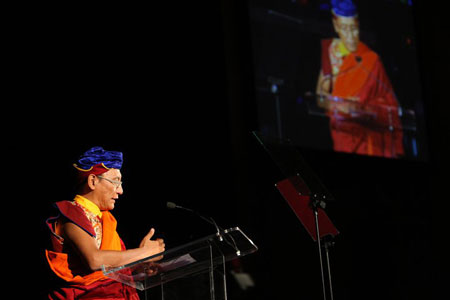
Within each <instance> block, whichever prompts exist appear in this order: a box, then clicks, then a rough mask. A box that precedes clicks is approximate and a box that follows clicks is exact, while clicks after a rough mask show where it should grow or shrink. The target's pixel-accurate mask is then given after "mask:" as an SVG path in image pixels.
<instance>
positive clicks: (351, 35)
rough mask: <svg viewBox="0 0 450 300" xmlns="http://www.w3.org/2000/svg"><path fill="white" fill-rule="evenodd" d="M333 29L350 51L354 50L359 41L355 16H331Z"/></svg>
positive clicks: (357, 22) (357, 23)
mask: <svg viewBox="0 0 450 300" xmlns="http://www.w3.org/2000/svg"><path fill="white" fill-rule="evenodd" d="M333 26H334V30H336V32H337V34H338V36H339V38H340V39H341V41H342V42H343V43H344V45H345V47H346V48H347V50H348V51H350V52H355V51H356V49H357V48H358V43H359V21H358V18H357V17H336V18H333Z"/></svg>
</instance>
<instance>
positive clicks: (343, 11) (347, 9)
mask: <svg viewBox="0 0 450 300" xmlns="http://www.w3.org/2000/svg"><path fill="white" fill-rule="evenodd" d="M331 8H332V10H333V13H334V14H335V15H337V16H340V17H355V16H357V15H358V11H357V10H356V6H355V4H354V3H353V1H352V0H331Z"/></svg>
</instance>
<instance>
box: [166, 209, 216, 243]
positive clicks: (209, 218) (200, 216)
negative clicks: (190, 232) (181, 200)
mask: <svg viewBox="0 0 450 300" xmlns="http://www.w3.org/2000/svg"><path fill="white" fill-rule="evenodd" d="M166 206H167V208H168V209H181V210H185V211H188V212H190V213H193V214H195V215H196V216H197V217H199V218H201V219H202V220H204V221H206V222H208V223H209V224H211V225H213V226H214V227H215V228H216V234H217V236H218V237H219V240H220V241H223V238H222V235H221V234H220V230H221V228H220V227H219V226H218V225H217V223H216V221H214V219H213V218H211V217H208V218H207V217H204V216H203V215H201V214H200V213H199V212H197V211H195V210H193V209H190V208H187V207H183V206H180V205H176V204H175V203H173V202H167V203H166Z"/></svg>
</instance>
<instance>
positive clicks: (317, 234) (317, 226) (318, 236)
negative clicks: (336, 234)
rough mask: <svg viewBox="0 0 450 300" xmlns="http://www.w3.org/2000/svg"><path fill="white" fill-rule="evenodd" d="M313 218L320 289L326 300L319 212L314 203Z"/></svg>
mask: <svg viewBox="0 0 450 300" xmlns="http://www.w3.org/2000/svg"><path fill="white" fill-rule="evenodd" d="M314 220H315V223H316V237H317V247H318V249H319V260H320V275H321V276H322V291H323V300H327V292H326V289H325V276H324V274H323V273H324V272H323V260H322V245H321V243H320V232H319V213H318V211H317V207H316V205H314Z"/></svg>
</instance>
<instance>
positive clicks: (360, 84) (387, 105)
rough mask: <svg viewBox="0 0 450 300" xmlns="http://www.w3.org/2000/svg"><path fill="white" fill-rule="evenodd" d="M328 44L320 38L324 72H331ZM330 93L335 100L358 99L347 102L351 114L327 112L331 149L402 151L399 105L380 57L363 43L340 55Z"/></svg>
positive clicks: (383, 153)
mask: <svg viewBox="0 0 450 300" xmlns="http://www.w3.org/2000/svg"><path fill="white" fill-rule="evenodd" d="M330 44H331V40H324V41H322V73H323V74H324V75H330V74H331V66H330V59H329V46H330ZM331 95H332V96H333V97H336V99H342V98H343V99H351V98H353V99H355V98H358V99H359V100H356V101H351V100H349V101H348V103H350V105H352V106H353V113H348V112H347V111H345V112H342V111H339V110H338V109H335V110H333V109H331V110H330V111H329V117H330V131H331V137H332V139H333V148H334V150H335V151H340V152H349V153H357V154H365V155H375V156H384V157H398V156H401V155H403V154H404V149H403V132H402V125H401V121H400V118H399V105H398V103H397V100H396V97H395V95H394V91H393V88H392V85H391V83H390V81H389V78H388V77H387V75H386V71H385V69H384V67H383V64H382V62H381V60H380V58H379V57H378V55H377V54H376V53H375V52H373V51H372V50H371V49H370V48H369V47H367V46H366V45H365V44H364V43H362V42H360V43H359V45H358V48H357V50H356V51H355V52H352V53H350V54H348V55H347V56H345V57H344V59H343V62H342V65H341V66H340V69H339V73H338V74H337V75H336V78H335V83H334V86H333V90H332V93H331ZM335 105H336V107H337V105H342V104H340V103H339V102H336V104H335ZM344 105H345V104H344Z"/></svg>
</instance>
